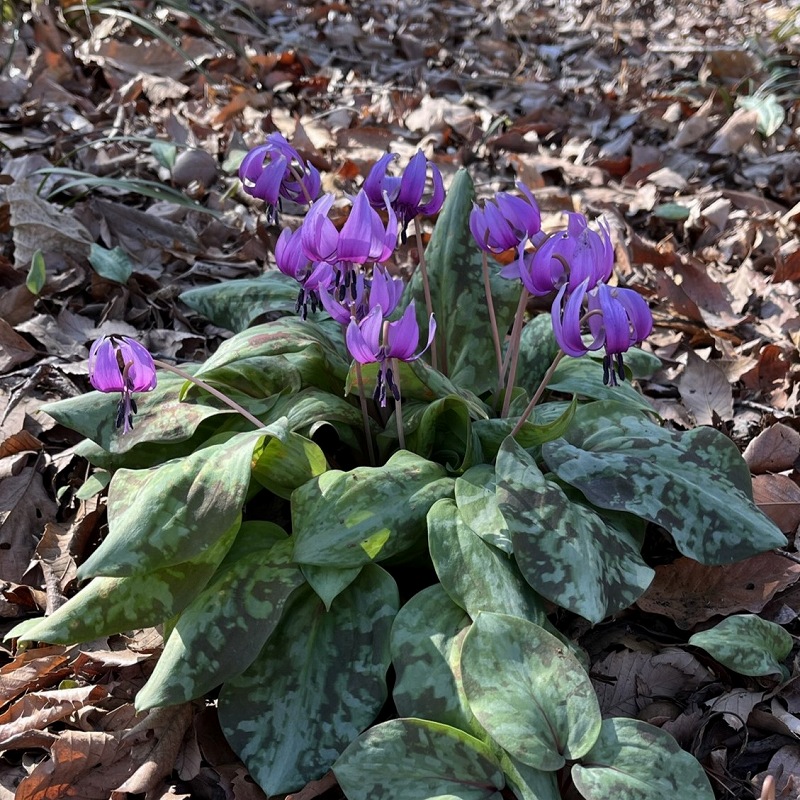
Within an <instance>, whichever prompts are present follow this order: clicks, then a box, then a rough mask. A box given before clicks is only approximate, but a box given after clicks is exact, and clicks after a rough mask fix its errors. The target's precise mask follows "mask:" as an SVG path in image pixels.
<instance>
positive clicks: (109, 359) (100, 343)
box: [89, 334, 156, 434]
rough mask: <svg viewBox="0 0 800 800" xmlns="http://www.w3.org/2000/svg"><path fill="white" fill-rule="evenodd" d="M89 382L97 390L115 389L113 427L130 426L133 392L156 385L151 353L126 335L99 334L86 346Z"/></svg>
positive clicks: (145, 390) (144, 390)
mask: <svg viewBox="0 0 800 800" xmlns="http://www.w3.org/2000/svg"><path fill="white" fill-rule="evenodd" d="M89 382H90V383H91V384H92V386H94V388H95V389H97V390H98V391H100V392H106V393H110V392H119V393H120V394H121V397H120V401H119V405H118V406H117V419H116V426H117V428H122V433H123V434H125V433H128V432H129V431H130V430H132V429H133V415H134V414H135V413H136V411H137V409H136V401H135V400H134V399H133V392H150V391H152V390H153V389H155V386H156V368H155V364H154V363H153V357H152V356H151V355H150V353H149V352H148V351H147V349H146V348H145V347H143V346H142V345H141V344H139V342H137V341H136V340H135V339H131V338H129V337H128V336H117V335H116V334H112V335H110V336H103V337H102V338H100V339H98V340H97V341H96V342H94V343H93V344H92V346H91V348H90V349H89Z"/></svg>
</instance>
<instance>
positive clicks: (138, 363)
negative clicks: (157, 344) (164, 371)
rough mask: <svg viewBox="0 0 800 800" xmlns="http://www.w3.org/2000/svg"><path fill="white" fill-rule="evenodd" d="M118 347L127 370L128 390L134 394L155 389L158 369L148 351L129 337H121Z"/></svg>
mask: <svg viewBox="0 0 800 800" xmlns="http://www.w3.org/2000/svg"><path fill="white" fill-rule="evenodd" d="M118 347H119V350H120V353H121V355H122V361H123V363H124V364H125V366H126V369H127V379H128V388H129V389H130V390H131V391H134V392H149V391H151V390H152V389H155V387H156V367H155V364H154V363H153V356H151V355H150V352H149V351H148V349H147V348H146V347H145V346H144V345H142V344H139V342H137V341H136V339H129V338H128V337H127V336H123V337H120V341H119V344H118Z"/></svg>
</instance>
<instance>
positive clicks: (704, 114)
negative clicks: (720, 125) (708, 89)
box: [670, 97, 716, 148]
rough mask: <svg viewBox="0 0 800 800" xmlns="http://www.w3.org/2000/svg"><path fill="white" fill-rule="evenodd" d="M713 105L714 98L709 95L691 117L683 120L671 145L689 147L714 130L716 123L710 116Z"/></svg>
mask: <svg viewBox="0 0 800 800" xmlns="http://www.w3.org/2000/svg"><path fill="white" fill-rule="evenodd" d="M713 106H714V98H713V97H709V98H708V100H706V101H705V103H703V105H702V106H700V108H698V109H697V111H695V113H694V114H693V115H692V116H691V117H688V118H687V119H685V120H683V122H681V124H680V125H679V126H678V132H677V133H676V134H675V136H674V137H673V139H672V141H671V142H670V145H671V146H672V147H676V148H680V147H687V146H688V145H690V144H694V143H695V142H697V141H699V140H700V139H702V138H703V137H704V136H705V135H706V134H707V133H710V132H711V131H712V130H714V127H715V124H716V123H715V122H714V121H713V120H712V119H711V118H710V116H711V109H712V108H713Z"/></svg>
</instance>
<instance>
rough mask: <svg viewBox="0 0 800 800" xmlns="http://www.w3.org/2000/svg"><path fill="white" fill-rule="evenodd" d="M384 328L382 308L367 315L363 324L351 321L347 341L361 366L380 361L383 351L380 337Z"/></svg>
mask: <svg viewBox="0 0 800 800" xmlns="http://www.w3.org/2000/svg"><path fill="white" fill-rule="evenodd" d="M382 326H383V312H382V311H381V307H380V306H376V307H375V308H373V309H372V311H370V313H369V314H367V316H366V317H364V319H362V320H361V322H356V321H355V320H351V321H350V324H349V325H348V326H347V333H346V334H345V341H346V343H347V349H348V350H349V351H350V355H351V356H353V358H354V359H355V360H356V361H358V362H360V363H361V364H369V363H370V362H372V361H378V360H379V356H380V351H381V346H380V336H381V327H382Z"/></svg>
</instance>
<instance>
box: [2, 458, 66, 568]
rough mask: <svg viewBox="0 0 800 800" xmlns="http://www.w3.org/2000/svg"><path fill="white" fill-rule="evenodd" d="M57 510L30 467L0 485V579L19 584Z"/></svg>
mask: <svg viewBox="0 0 800 800" xmlns="http://www.w3.org/2000/svg"><path fill="white" fill-rule="evenodd" d="M57 509H58V506H57V505H56V503H55V502H53V500H51V499H50V496H49V495H48V494H47V492H46V491H45V489H44V484H43V483H42V476H41V475H40V474H39V473H38V472H37V471H36V470H35V469H33V468H32V467H26V468H25V469H23V470H22V472H20V474H19V475H13V476H11V477H9V478H4V479H3V480H2V481H0V547H2V549H3V560H2V563H1V564H0V579H2V580H7V581H14V582H17V583H22V577H23V575H24V574H25V573H26V572H27V570H28V565H29V564H30V561H31V557H32V556H33V552H34V549H35V548H36V538H35V537H36V536H37V535H38V534H39V533H40V532H41V531H42V529H43V528H44V526H45V524H46V523H48V522H50V521H52V520H53V519H54V518H55V514H56V511H57Z"/></svg>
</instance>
